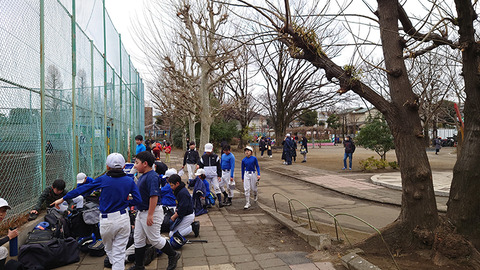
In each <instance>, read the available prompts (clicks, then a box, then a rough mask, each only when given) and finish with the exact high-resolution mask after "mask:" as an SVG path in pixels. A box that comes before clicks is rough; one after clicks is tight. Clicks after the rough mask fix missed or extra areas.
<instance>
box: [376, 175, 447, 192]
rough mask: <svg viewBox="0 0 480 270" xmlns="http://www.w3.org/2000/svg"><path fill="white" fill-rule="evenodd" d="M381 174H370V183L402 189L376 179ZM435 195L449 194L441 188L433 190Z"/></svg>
mask: <svg viewBox="0 0 480 270" xmlns="http://www.w3.org/2000/svg"><path fill="white" fill-rule="evenodd" d="M381 176H382V174H375V175H372V177H370V180H371V181H372V183H374V184H375V185H378V186H383V187H387V188H390V189H395V190H400V191H402V186H399V185H395V184H390V183H388V182H385V181H380V180H378V179H379V177H381ZM435 196H441V197H448V196H450V192H448V191H442V190H435Z"/></svg>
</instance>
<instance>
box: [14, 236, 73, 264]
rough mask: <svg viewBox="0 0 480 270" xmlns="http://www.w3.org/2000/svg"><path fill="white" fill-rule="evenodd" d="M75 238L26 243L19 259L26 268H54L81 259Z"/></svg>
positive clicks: (22, 247) (21, 249)
mask: <svg viewBox="0 0 480 270" xmlns="http://www.w3.org/2000/svg"><path fill="white" fill-rule="evenodd" d="M79 252H80V251H79V249H78V243H77V241H75V239H73V238H71V237H69V238H67V239H52V240H51V241H49V242H45V243H34V244H25V245H23V246H21V247H20V253H19V255H18V261H19V262H20V263H22V265H23V266H24V267H25V268H26V269H52V268H56V267H60V266H64V265H67V264H71V263H76V262H78V261H80V256H79Z"/></svg>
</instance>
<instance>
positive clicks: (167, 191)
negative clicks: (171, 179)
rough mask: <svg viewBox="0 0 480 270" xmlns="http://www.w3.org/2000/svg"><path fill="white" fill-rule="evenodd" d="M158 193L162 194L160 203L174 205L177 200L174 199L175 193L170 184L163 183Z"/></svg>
mask: <svg viewBox="0 0 480 270" xmlns="http://www.w3.org/2000/svg"><path fill="white" fill-rule="evenodd" d="M160 194H161V195H162V205H165V206H176V205H177V202H176V200H175V195H174V194H173V190H172V188H171V187H170V185H165V186H163V187H162V188H161V189H160Z"/></svg>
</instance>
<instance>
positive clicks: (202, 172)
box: [195, 169, 207, 175]
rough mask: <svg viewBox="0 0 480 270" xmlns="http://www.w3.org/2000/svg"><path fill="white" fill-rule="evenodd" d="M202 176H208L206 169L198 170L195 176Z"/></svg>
mask: <svg viewBox="0 0 480 270" xmlns="http://www.w3.org/2000/svg"><path fill="white" fill-rule="evenodd" d="M202 174H205V175H206V174H207V172H206V171H205V170H204V169H198V170H197V172H196V173H195V175H202Z"/></svg>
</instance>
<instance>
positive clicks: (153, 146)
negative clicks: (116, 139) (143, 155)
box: [135, 135, 172, 163]
mask: <svg viewBox="0 0 480 270" xmlns="http://www.w3.org/2000/svg"><path fill="white" fill-rule="evenodd" d="M135 142H136V143H137V148H136V154H137V155H138V153H140V152H142V151H149V152H151V153H153V155H154V156H155V159H156V160H160V153H161V152H165V162H167V163H168V162H170V154H171V153H172V146H170V143H169V142H167V141H165V140H164V141H163V142H159V141H154V140H146V141H145V145H144V144H143V136H142V135H137V136H135Z"/></svg>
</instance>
